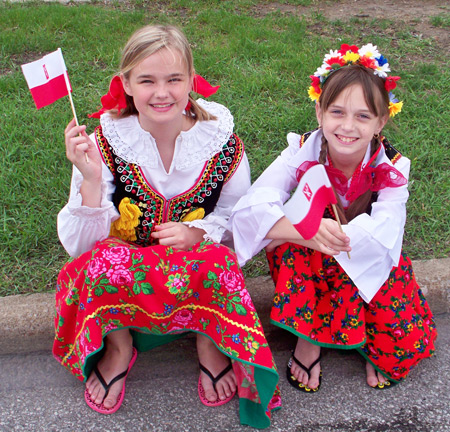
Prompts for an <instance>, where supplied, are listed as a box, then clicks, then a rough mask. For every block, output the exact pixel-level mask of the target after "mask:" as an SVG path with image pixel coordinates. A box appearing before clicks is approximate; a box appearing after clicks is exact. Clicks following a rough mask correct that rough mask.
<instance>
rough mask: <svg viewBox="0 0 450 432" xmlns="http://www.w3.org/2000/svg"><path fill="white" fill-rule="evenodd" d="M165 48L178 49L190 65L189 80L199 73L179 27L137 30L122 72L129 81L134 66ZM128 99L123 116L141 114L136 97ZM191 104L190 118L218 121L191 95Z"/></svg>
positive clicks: (149, 27)
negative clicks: (136, 103)
mask: <svg viewBox="0 0 450 432" xmlns="http://www.w3.org/2000/svg"><path fill="white" fill-rule="evenodd" d="M163 48H167V49H169V50H177V51H178V52H179V53H180V54H181V56H182V58H183V60H184V62H185V64H186V66H187V70H188V74H189V77H192V76H193V75H194V74H195V69H194V59H193V56H192V51H191V47H190V45H189V42H188V40H187V39H186V36H185V35H184V33H183V32H182V31H181V30H179V29H178V28H177V27H174V26H170V25H167V26H164V25H149V26H145V27H142V28H140V29H139V30H137V31H135V32H134V33H133V34H132V36H131V37H130V39H129V40H128V42H127V44H126V45H125V47H124V49H123V51H122V59H121V62H120V72H121V73H122V74H123V76H124V78H125V79H129V77H130V73H131V71H132V69H133V68H134V67H136V66H137V65H138V64H139V63H140V62H141V61H143V60H144V59H146V58H147V57H149V56H151V55H152V54H155V53H156V52H157V51H159V50H161V49H163ZM125 97H126V101H127V107H126V108H125V109H124V110H122V112H121V113H120V115H119V117H126V116H130V115H132V114H137V113H138V111H137V109H136V106H135V105H134V101H133V97H132V96H129V95H125ZM189 102H190V108H189V109H188V110H186V115H187V116H189V117H192V118H195V119H196V120H199V121H202V120H216V117H214V116H213V115H211V114H210V113H208V111H206V110H205V109H203V108H202V107H200V105H199V104H198V103H197V102H196V101H195V100H194V99H193V97H192V95H191V94H189Z"/></svg>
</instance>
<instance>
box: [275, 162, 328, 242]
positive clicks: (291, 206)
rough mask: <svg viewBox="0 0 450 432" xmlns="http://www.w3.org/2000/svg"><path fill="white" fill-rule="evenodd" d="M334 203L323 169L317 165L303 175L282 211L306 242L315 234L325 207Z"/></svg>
mask: <svg viewBox="0 0 450 432" xmlns="http://www.w3.org/2000/svg"><path fill="white" fill-rule="evenodd" d="M336 202H337V201H336V196H335V195H334V191H333V188H332V187H331V183H330V180H329V178H328V176H327V172H326V171H325V167H324V166H323V165H321V164H318V165H314V166H313V167H311V168H310V169H308V171H306V172H305V174H303V177H302V178H301V179H300V183H299V184H298V186H297V189H296V191H295V192H294V195H292V197H291V198H290V199H289V201H287V202H286V204H285V205H284V206H283V211H284V214H285V215H286V217H287V218H288V219H289V220H290V221H291V222H292V224H293V225H294V227H295V228H296V229H297V231H298V232H299V233H300V234H301V235H302V237H303V238H304V239H305V240H308V239H310V238H312V237H314V236H315V235H316V234H317V231H318V230H319V226H320V221H321V220H322V217H323V212H324V210H325V207H326V206H327V205H328V204H336Z"/></svg>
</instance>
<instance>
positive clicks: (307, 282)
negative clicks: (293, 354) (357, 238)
mask: <svg viewBox="0 0 450 432" xmlns="http://www.w3.org/2000/svg"><path fill="white" fill-rule="evenodd" d="M267 257H268V260H269V266H270V269H271V274H272V278H273V280H274V282H275V285H276V287H275V296H274V301H273V307H272V312H271V321H272V322H273V323H274V324H275V325H277V326H279V327H282V328H285V329H286V330H289V331H290V332H292V333H294V334H295V335H297V336H299V337H302V338H303V339H306V340H308V341H309V342H311V343H314V344H316V345H320V346H324V347H331V348H341V349H353V348H356V349H357V350H358V351H359V352H360V353H361V354H362V355H363V356H364V357H365V358H366V359H367V360H368V361H370V362H371V363H372V364H373V365H374V367H375V368H376V369H377V370H379V371H380V372H381V373H383V375H385V376H386V377H387V378H389V379H391V380H393V381H399V380H401V379H402V378H404V377H405V376H406V375H407V374H408V373H409V371H410V370H411V369H412V368H413V367H414V366H415V365H416V364H417V363H419V361H420V360H422V359H423V358H426V357H430V356H431V355H433V353H434V341H435V339H436V336H437V332H436V327H435V323H434V319H433V315H432V313H431V311H430V308H429V306H428V303H427V301H426V300H425V298H424V296H423V294H422V292H421V290H420V288H419V286H418V285H417V282H416V279H415V277H414V273H413V270H412V266H411V261H410V260H409V258H408V257H407V256H406V255H402V256H401V257H400V262H399V264H398V266H397V267H393V269H392V271H391V274H390V276H389V278H388V279H387V280H386V282H385V283H384V285H383V286H382V287H381V288H380V290H379V291H378V293H377V294H376V295H375V297H374V298H373V299H372V301H371V302H370V303H369V304H366V303H365V302H364V301H363V300H362V298H361V297H360V296H359V294H358V289H357V288H356V286H355V285H354V284H353V282H352V281H351V279H349V277H348V276H347V274H346V273H345V271H344V270H343V269H342V267H341V266H340V265H339V264H338V263H337V261H336V260H335V259H334V258H333V257H332V256H330V255H324V254H322V253H320V252H317V251H315V250H312V249H308V248H305V247H303V246H300V245H296V244H292V243H286V244H283V245H281V246H279V247H278V248H276V249H275V251H274V252H272V253H268V254H267Z"/></svg>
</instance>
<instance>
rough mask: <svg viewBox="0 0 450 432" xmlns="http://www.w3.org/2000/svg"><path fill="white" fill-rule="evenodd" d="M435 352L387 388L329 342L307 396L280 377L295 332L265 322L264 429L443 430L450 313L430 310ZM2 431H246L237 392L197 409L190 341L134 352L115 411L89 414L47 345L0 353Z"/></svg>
mask: <svg viewBox="0 0 450 432" xmlns="http://www.w3.org/2000/svg"><path fill="white" fill-rule="evenodd" d="M436 318H437V325H438V331H439V338H438V343H437V354H436V356H434V357H433V358H432V359H427V360H425V361H423V362H422V363H421V364H420V366H419V367H418V368H416V369H415V370H414V371H413V372H412V373H411V374H410V376H409V378H408V379H407V380H406V381H405V382H404V383H402V384H401V385H398V386H396V387H394V388H391V389H389V390H387V391H376V390H373V389H371V388H369V387H368V386H367V385H365V381H364V363H363V362H362V360H361V358H360V357H359V356H358V355H357V354H356V353H353V352H351V353H349V354H342V353H341V352H338V351H334V350H327V351H326V353H325V357H324V359H323V361H322V365H323V370H324V379H323V383H322V388H321V390H320V391H319V392H318V393H317V394H314V395H305V394H303V393H300V392H297V391H295V390H294V389H293V388H291V387H290V386H289V384H287V382H286V380H285V378H284V369H285V366H284V365H285V363H286V360H287V358H288V356H289V348H290V347H291V346H292V345H293V343H294V340H293V338H292V337H291V336H290V335H289V334H287V333H286V332H283V331H281V330H278V329H275V328H272V331H270V332H269V342H270V344H271V346H272V349H273V351H274V355H275V359H276V362H277V364H278V365H279V368H280V370H281V375H282V377H281V380H280V387H281V391H282V396H283V404H284V406H283V409H282V410H281V411H278V412H276V413H274V414H273V425H272V427H271V428H269V429H267V431H269V432H272V431H277V432H278V431H280V432H281V431H282V432H291V431H292V432H327V431H340V432H347V431H352V432H353V431H354V432H362V431H367V432H369V431H380V432H381V431H386V432H391V431H402V432H410V431H411V432H412V431H417V432H441V431H442V432H444V431H449V430H450V426H449V425H450V411H449V406H450V392H449V377H450V314H448V313H447V314H440V315H438V316H437V317H436ZM0 365H1V366H0V383H1V385H0V431H2V432H3V431H5V432H6V431H7V432H9V431H20V432H23V431H30V432H40V431H43V432H44V431H45V432H53V431H55V432H56V431H58V432H69V431H70V432H75V431H76V432H78V431H83V432H84V431H96V432H98V431H127V432H128V431H149V432H150V431H155V432H166V431H167V432H168V431H177V432H178V431H202V432H213V431H217V432H225V431H230V432H234V431H252V430H254V429H252V428H250V427H246V426H242V425H240V424H239V421H238V400H237V398H235V399H234V400H233V401H232V402H231V403H229V404H227V405H224V406H222V407H218V408H207V407H204V406H203V405H202V404H201V403H200V401H199V399H198V397H197V392H196V384H197V380H198V369H197V365H196V351H195V344H194V339H193V338H192V337H187V338H185V339H182V340H180V341H176V342H173V343H172V344H171V345H169V346H165V347H160V348H157V349H155V350H153V351H150V352H147V353H143V354H140V355H139V357H138V360H137V362H136V365H135V366H134V368H133V370H132V371H131V373H130V375H129V378H128V382H127V385H128V386H127V393H126V396H125V401H124V403H123V405H122V407H121V409H120V410H119V411H118V412H117V413H116V414H113V415H111V416H103V415H101V414H97V413H96V412H94V411H92V410H91V409H89V408H88V407H87V405H86V404H85V402H84V399H83V384H82V383H81V382H79V381H77V380H76V379H75V378H73V377H72V376H71V375H70V373H69V372H67V371H66V370H65V369H64V368H62V367H61V366H60V365H59V364H58V363H57V362H56V361H55V360H54V359H53V358H52V356H51V352H50V347H49V348H48V349H46V350H44V351H42V350H41V351H37V352H30V353H28V354H2V355H0Z"/></svg>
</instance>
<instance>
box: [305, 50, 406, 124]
mask: <svg viewBox="0 0 450 432" xmlns="http://www.w3.org/2000/svg"><path fill="white" fill-rule="evenodd" d="M352 64H359V65H361V66H364V67H366V68H369V69H373V73H374V74H375V75H378V76H379V77H381V78H383V79H384V88H385V89H386V91H388V92H389V116H390V117H394V116H395V115H396V114H398V113H399V112H400V111H401V110H402V106H403V102H399V100H398V99H396V98H395V95H394V94H393V93H392V92H391V90H394V89H395V87H397V81H398V80H399V79H400V77H398V76H388V74H387V72H390V71H391V70H390V69H389V63H388V62H387V60H386V59H385V58H384V57H383V56H382V55H381V54H380V53H379V51H378V49H377V47H376V45H375V46H374V45H372V44H367V45H364V46H363V47H361V48H358V47H357V46H356V45H347V44H342V45H341V48H340V49H339V50H335V51H333V50H331V51H330V53H329V54H326V55H325V58H324V59H323V64H322V66H320V67H319V68H318V69H317V70H316V72H314V75H310V78H311V86H310V87H309V89H308V95H309V97H310V99H311V100H313V101H317V100H319V97H320V94H321V93H322V87H323V85H324V83H325V81H326V80H327V78H328V77H329V76H330V75H331V74H332V73H333V72H334V71H336V70H338V69H340V68H342V67H345V66H349V65H352Z"/></svg>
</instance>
